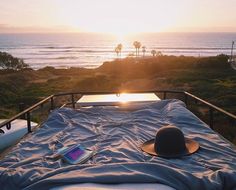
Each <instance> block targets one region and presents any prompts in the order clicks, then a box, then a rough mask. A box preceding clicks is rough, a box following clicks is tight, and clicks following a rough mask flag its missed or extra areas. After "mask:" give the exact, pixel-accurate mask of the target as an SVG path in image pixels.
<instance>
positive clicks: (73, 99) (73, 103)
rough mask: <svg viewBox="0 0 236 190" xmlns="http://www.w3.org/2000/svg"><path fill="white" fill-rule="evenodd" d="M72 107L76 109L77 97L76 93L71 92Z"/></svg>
mask: <svg viewBox="0 0 236 190" xmlns="http://www.w3.org/2000/svg"><path fill="white" fill-rule="evenodd" d="M71 102H72V107H73V108H74V109H75V97H74V94H71Z"/></svg>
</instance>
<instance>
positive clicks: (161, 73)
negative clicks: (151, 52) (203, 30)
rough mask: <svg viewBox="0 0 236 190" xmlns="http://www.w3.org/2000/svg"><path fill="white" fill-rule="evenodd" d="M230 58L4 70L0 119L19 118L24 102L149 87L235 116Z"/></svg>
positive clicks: (235, 86)
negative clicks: (186, 93)
mask: <svg viewBox="0 0 236 190" xmlns="http://www.w3.org/2000/svg"><path fill="white" fill-rule="evenodd" d="M227 59H228V57H227V56H224V55H220V56H216V57H207V58H196V57H184V56H180V57H175V56H160V57H149V58H138V59H136V58H126V59H122V60H115V61H112V62H105V63H104V64H103V65H102V66H100V67H99V68H97V69H82V68H71V69H54V68H51V67H46V68H43V69H40V70H37V71H35V70H31V69H25V70H21V71H14V72H11V71H0V118H4V117H5V118H7V117H10V116H12V115H13V114H15V113H16V112H17V109H18V104H19V103H21V102H24V103H25V104H26V105H27V106H30V105H32V104H34V103H36V102H37V101H39V100H41V99H43V98H44V97H46V96H48V95H51V94H53V93H59V92H72V91H96V90H97V91H103V90H150V89H159V90H161V89H172V90H186V91H189V92H191V93H193V94H195V95H196V96H199V97H201V98H203V99H205V100H207V101H209V102H211V103H213V104H215V105H217V106H219V107H222V108H223V109H225V110H227V111H229V112H231V113H234V114H236V71H235V70H233V69H231V67H230V65H229V64H228V62H227ZM192 109H195V108H194V107H193V108H192ZM195 112H196V113H197V114H199V116H200V117H203V118H207V116H208V112H207V110H206V109H204V108H202V109H199V110H196V109H195ZM219 118H221V116H219V117H217V118H216V119H219ZM221 120H222V119H221ZM218 123H219V125H226V123H225V122H224V123H222V122H218ZM235 127H236V126H235ZM217 129H218V131H220V132H221V133H222V134H224V135H225V136H227V138H229V139H230V140H231V141H235V143H236V138H235V137H234V136H235V135H232V134H236V131H235V129H233V128H230V129H227V130H224V129H222V127H221V126H218V127H217Z"/></svg>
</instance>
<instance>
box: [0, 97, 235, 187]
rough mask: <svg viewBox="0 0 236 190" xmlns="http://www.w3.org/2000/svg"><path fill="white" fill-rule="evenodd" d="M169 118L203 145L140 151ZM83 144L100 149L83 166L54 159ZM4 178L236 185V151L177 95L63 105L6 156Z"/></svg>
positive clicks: (76, 183)
mask: <svg viewBox="0 0 236 190" xmlns="http://www.w3.org/2000/svg"><path fill="white" fill-rule="evenodd" d="M169 124H171V125H175V126H177V127H178V128H180V129H181V130H182V131H183V133H184V134H185V135H186V136H187V137H189V138H192V139H194V140H195V141H198V142H199V144H200V149H199V151H198V152H196V153H194V154H192V155H191V156H184V157H181V158H178V159H177V158H176V159H165V158H161V157H155V156H150V155H148V154H146V153H144V152H142V150H141V149H140V146H141V144H142V143H144V142H145V141H146V140H149V139H152V138H154V136H155V134H156V131H157V130H158V129H159V128H160V127H162V126H165V125H169ZM78 143H79V144H82V145H83V146H85V147H87V148H90V149H92V150H94V151H96V152H97V154H96V155H95V156H93V158H92V159H90V160H89V161H88V162H86V163H85V164H81V165H69V164H67V163H64V162H63V161H62V160H57V161H52V160H51V159H50V157H51V156H52V155H53V154H55V152H56V151H57V150H58V149H60V148H62V147H64V146H71V145H75V144H78ZM0 184H1V187H2V188H3V189H12V190H14V189H36V190H37V189H42V187H43V189H76V188H80V189H86V188H85V187H87V188H90V189H92V188H93V187H98V188H97V189H99V188H100V189H102V188H103V189H109V188H110V189H111V186H113V189H122V188H124V189H129V187H130V189H133V188H134V187H147V188H143V189H151V188H152V189H158V184H159V185H160V186H159V189H166V190H167V189H177V190H178V189H179V190H180V189H181V190H185V189H186V190H187V189H196V190H197V189H209V190H211V189H212V190H213V189H214V190H218V189H219V190H220V189H236V150H235V147H234V146H233V145H232V144H231V143H229V142H228V141H227V140H225V139H224V138H223V137H221V136H220V135H219V134H217V133H216V132H214V131H213V130H212V129H210V128H209V127H208V126H207V125H206V124H205V123H204V122H202V121H201V120H200V119H199V118H197V117H196V116H195V115H194V114H193V113H191V112H190V111H189V110H188V109H186V107H185V104H184V103H183V102H182V101H180V100H176V99H169V100H161V101H154V102H148V103H147V102H146V103H137V102H134V103H133V104H130V105H129V106H127V105H126V106H122V105H120V106H89V107H81V108H79V109H71V108H60V109H56V110H54V111H53V112H52V113H51V114H50V115H49V117H48V119H47V121H45V122H44V123H43V124H42V126H41V127H40V128H38V129H37V130H36V131H34V132H33V133H31V134H29V135H28V136H27V137H26V138H24V139H23V140H22V141H20V143H18V144H17V145H15V146H14V147H13V148H12V149H11V152H9V153H8V154H7V155H6V156H5V157H4V158H3V159H1V161H0ZM86 185H87V186H86ZM123 185H126V186H123ZM139 185H140V186H139ZM143 185H144V186H143ZM145 185H146V186H145Z"/></svg>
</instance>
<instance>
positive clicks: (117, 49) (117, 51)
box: [115, 46, 120, 57]
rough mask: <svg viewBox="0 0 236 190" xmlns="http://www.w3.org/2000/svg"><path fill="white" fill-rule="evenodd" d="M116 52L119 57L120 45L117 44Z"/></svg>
mask: <svg viewBox="0 0 236 190" xmlns="http://www.w3.org/2000/svg"><path fill="white" fill-rule="evenodd" d="M115 52H116V55H117V57H118V55H119V52H120V50H119V48H118V46H116V48H115Z"/></svg>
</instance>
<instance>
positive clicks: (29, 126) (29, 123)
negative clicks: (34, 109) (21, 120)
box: [26, 112, 32, 133]
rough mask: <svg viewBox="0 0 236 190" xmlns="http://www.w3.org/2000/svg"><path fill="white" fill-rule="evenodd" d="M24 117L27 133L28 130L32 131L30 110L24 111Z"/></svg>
mask: <svg viewBox="0 0 236 190" xmlns="http://www.w3.org/2000/svg"><path fill="white" fill-rule="evenodd" d="M26 117H27V127H28V133H30V132H32V130H31V121H30V112H27V113H26Z"/></svg>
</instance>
